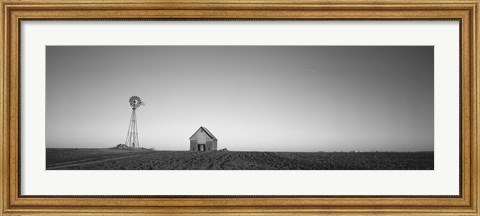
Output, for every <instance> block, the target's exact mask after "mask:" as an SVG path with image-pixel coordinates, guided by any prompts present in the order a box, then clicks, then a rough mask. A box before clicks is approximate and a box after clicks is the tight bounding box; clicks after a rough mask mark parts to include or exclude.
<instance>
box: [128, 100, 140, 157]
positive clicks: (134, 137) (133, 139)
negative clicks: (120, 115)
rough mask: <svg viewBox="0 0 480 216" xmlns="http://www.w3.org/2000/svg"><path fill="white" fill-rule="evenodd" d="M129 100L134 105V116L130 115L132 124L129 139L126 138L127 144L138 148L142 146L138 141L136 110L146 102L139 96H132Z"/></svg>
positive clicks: (129, 129) (129, 127)
mask: <svg viewBox="0 0 480 216" xmlns="http://www.w3.org/2000/svg"><path fill="white" fill-rule="evenodd" d="M129 102H130V106H131V107H132V116H131V117H130V125H129V126H128V132H127V139H126V140H125V145H127V146H128V147H132V148H138V147H140V142H139V141H138V129H137V114H136V110H137V108H138V107H140V106H141V105H144V103H143V102H142V100H141V99H140V97H138V96H132V97H130V100H129Z"/></svg>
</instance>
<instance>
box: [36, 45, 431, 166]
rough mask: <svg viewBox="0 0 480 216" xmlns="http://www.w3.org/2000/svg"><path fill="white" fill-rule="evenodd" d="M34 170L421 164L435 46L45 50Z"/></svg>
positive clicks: (427, 140) (427, 139)
mask: <svg viewBox="0 0 480 216" xmlns="http://www.w3.org/2000/svg"><path fill="white" fill-rule="evenodd" d="M45 92H46V94H45V95H46V104H45V106H46V107H45V110H46V114H45V139H46V140H45V141H46V142H45V143H46V165H45V167H46V170H434V46H285V45H282V46H244V45H242V46H186V45H185V46H47V47H46V89H45Z"/></svg>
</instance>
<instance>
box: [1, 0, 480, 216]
mask: <svg viewBox="0 0 480 216" xmlns="http://www.w3.org/2000/svg"><path fill="white" fill-rule="evenodd" d="M0 5H1V9H2V10H1V17H2V22H1V24H0V25H1V29H2V35H1V36H2V43H1V51H2V52H1V58H0V65H1V73H0V80H1V84H0V86H1V88H0V91H1V94H0V95H1V100H0V102H1V105H0V113H1V124H0V131H1V132H2V135H1V136H0V137H1V144H2V148H1V149H2V150H1V155H2V156H1V158H2V159H1V160H2V165H1V168H0V169H1V173H2V177H1V197H0V199H1V200H0V201H1V207H0V210H1V211H0V212H1V214H2V215H132V214H134V215H192V214H199V215H317V214H329V215H330V214H331V215H366V214H383V215H403V214H411V215H479V210H478V207H479V199H478V193H479V191H478V187H479V179H478V171H479V166H478V160H479V148H478V147H479V146H478V139H477V137H478V117H479V116H478V113H479V112H478V111H479V99H480V98H479V95H480V94H479V93H480V92H479V90H478V85H479V83H480V82H479V81H480V79H479V77H478V71H479V70H478V63H479V56H478V51H479V48H478V47H479V44H478V39H479V34H478V29H479V27H480V26H479V21H480V20H479V12H478V11H479V10H480V3H479V1H478V0H472V1H470V0H466V1H454V0H431V1H429V0H418V1H417V0H380V1H371V0H360V1H354V0H340V1H329V0H276V1H275V0H258V1H257V0H245V1H236V0H206V1H190V0H177V1H163V0H158V1H157V0H137V1H134V0H71V1H68V0H25V1H24V0H1V1H0ZM28 19H52V20H75V19H93V20H101V19H139V20H141V19H351V20H413V19H432V20H435V19H454V20H460V25H461V32H460V38H461V44H460V47H461V51H460V53H461V59H460V64H461V65H460V66H461V79H462V80H461V98H460V99H461V109H462V110H461V114H462V115H461V126H460V128H461V131H460V132H461V135H460V137H461V164H460V166H461V175H460V182H461V185H460V188H461V195H460V196H316V197H315V196H169V197H165V196H164V197H161V196H22V195H21V194H20V190H19V189H20V176H19V169H20V167H19V161H20V156H19V152H20V145H19V130H20V127H19V117H20V116H19V100H20V95H19V70H20V69H19V51H20V47H19V45H20V44H19V34H20V31H19V25H20V22H21V21H22V20H28Z"/></svg>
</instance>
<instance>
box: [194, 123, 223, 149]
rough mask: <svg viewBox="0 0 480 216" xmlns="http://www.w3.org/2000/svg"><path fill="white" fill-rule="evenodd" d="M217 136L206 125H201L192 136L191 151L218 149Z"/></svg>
mask: <svg viewBox="0 0 480 216" xmlns="http://www.w3.org/2000/svg"><path fill="white" fill-rule="evenodd" d="M216 150H217V138H216V137H215V136H213V134H212V133H211V132H210V131H209V130H208V129H207V128H205V127H203V126H202V127H200V128H199V129H198V130H197V132H195V133H194V134H193V135H192V136H191V137H190V151H216Z"/></svg>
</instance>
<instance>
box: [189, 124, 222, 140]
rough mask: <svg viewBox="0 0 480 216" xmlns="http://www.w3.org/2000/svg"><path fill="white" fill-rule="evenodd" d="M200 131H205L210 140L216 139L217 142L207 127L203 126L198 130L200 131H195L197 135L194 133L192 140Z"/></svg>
mask: <svg viewBox="0 0 480 216" xmlns="http://www.w3.org/2000/svg"><path fill="white" fill-rule="evenodd" d="M200 130H203V131H205V133H206V134H207V135H208V136H209V137H210V138H212V139H214V140H217V138H216V137H215V136H214V135H213V134H212V132H210V131H209V130H208V129H207V128H206V127H203V126H201V127H200V128H198V130H197V131H195V133H193V135H192V136H191V137H190V139H192V137H193V136H195V134H196V133H198V131H200Z"/></svg>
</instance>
